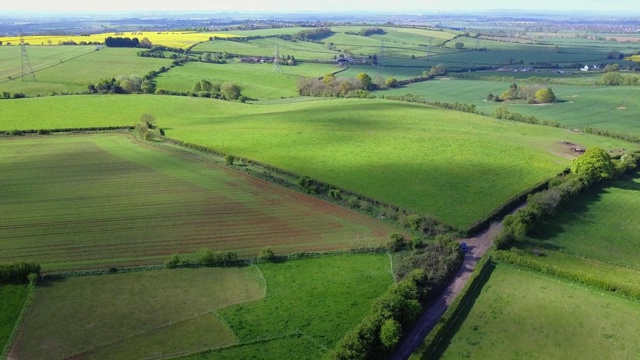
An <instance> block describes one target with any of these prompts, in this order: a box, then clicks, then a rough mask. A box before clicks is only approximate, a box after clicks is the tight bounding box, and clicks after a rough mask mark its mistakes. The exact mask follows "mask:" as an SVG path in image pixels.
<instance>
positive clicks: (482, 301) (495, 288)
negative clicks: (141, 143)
mask: <svg viewBox="0 0 640 360" xmlns="http://www.w3.org/2000/svg"><path fill="white" fill-rule="evenodd" d="M472 304H473V305H472V307H471V308H470V309H469V310H467V311H465V312H463V320H464V322H462V323H461V324H459V325H458V326H456V327H455V329H456V331H455V334H454V335H453V337H452V338H451V339H450V341H449V342H448V347H447V348H446V350H445V351H444V354H443V355H442V356H441V359H495V358H505V359H540V358H544V359H584V358H590V359H593V358H602V359H635V358H638V357H639V356H640V345H639V344H638V342H637V341H636V340H637V339H638V337H639V336H640V328H639V327H638V324H639V323H640V303H638V302H637V301H628V300H626V299H623V298H620V297H617V296H616V295H612V294H609V293H604V292H601V291H597V290H593V289H591V288H587V287H584V286H579V285H575V284H573V283H569V282H565V281H559V280H557V279H555V278H552V277H548V276H544V275H540V274H537V273H531V272H526V271H521V270H518V269H517V268H514V267H511V266H508V265H503V264H498V265H497V267H496V269H495V270H494V271H493V272H492V273H491V277H490V278H489V280H488V282H487V283H486V284H485V285H484V286H483V287H482V288H481V290H479V294H477V297H476V298H475V299H474V301H473V302H472Z"/></svg>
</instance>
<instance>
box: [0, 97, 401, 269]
mask: <svg viewBox="0 0 640 360" xmlns="http://www.w3.org/2000/svg"><path fill="white" fill-rule="evenodd" d="M104 98H105V99H108V98H109V97H104ZM51 99H54V98H51ZM61 99H62V98H61ZM93 110H96V109H93ZM0 159H2V161H0V187H1V188H2V189H3V191H4V197H3V202H2V204H0V213H2V214H3V216H2V218H0V261H1V262H12V261H17V260H33V261H37V262H39V263H41V264H42V265H43V268H44V270H46V271H51V270H59V269H69V268H73V269H82V268H87V267H97V266H103V267H104V266H116V265H126V264H148V263H156V264H157V263H162V262H164V261H165V260H166V259H167V258H168V257H169V255H171V254H173V253H183V254H191V253H196V252H200V251H202V250H203V249H213V250H232V251H236V252H238V253H240V255H250V256H252V255H255V254H256V253H257V252H258V250H259V249H260V248H262V247H264V246H271V247H272V248H273V250H274V251H276V252H280V253H282V252H293V251H300V250H322V249H336V248H350V247H361V246H375V245H380V244H382V243H384V242H386V241H387V239H388V237H389V234H391V233H393V232H396V231H397V230H395V229H394V228H393V227H391V226H389V225H386V224H384V223H381V222H378V221H375V220H374V219H371V218H369V217H366V216H364V215H360V214H357V213H355V212H350V211H347V210H345V209H343V208H340V207H338V206H335V205H331V204H329V203H325V202H323V201H320V200H317V199H314V198H312V197H308V196H305V195H302V194H299V193H297V192H294V191H290V190H286V189H284V188H281V187H278V186H276V185H272V184H270V183H266V182H263V181H260V180H257V179H255V178H253V177H249V176H247V175H244V174H242V173H239V172H236V171H231V170H228V169H227V168H224V167H221V166H220V165H216V164H214V163H212V162H207V161H202V160H198V159H195V158H193V157H192V156H189V153H187V154H182V153H179V152H175V151H172V150H170V149H168V148H158V147H153V146H150V145H147V144H141V143H138V142H136V141H135V140H133V138H131V137H126V136H122V135H115V134H111V135H88V136H51V137H37V138H36V137H34V138H27V139H6V140H2V141H0Z"/></svg>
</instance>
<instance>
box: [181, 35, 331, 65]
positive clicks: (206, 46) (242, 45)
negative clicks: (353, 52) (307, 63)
mask: <svg viewBox="0 0 640 360" xmlns="http://www.w3.org/2000/svg"><path fill="white" fill-rule="evenodd" d="M276 45H278V50H279V52H280V55H281V56H287V55H291V56H293V57H295V58H296V60H333V58H334V57H335V56H337V55H338V54H339V52H338V51H334V50H330V49H329V48H327V47H326V46H325V45H322V44H318V43H313V42H308V41H288V40H282V39H279V38H267V39H256V40H250V41H246V42H239V41H229V40H213V41H207V42H203V43H200V44H198V45H196V46H194V47H193V49H192V50H193V51H197V52H211V53H224V52H227V53H229V54H234V55H241V56H263V57H268V58H273V56H274V53H275V46H276Z"/></svg>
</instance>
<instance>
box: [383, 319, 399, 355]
mask: <svg viewBox="0 0 640 360" xmlns="http://www.w3.org/2000/svg"><path fill="white" fill-rule="evenodd" d="M401 337H402V326H401V325H400V323H399V322H397V321H395V320H393V319H387V320H386V321H385V322H384V323H383V324H382V326H381V327H380V341H381V342H382V345H384V346H385V347H386V348H387V349H393V348H394V347H395V346H396V345H397V344H398V342H399V341H400V338H401Z"/></svg>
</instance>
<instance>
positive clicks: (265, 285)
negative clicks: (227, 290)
mask: <svg viewBox="0 0 640 360" xmlns="http://www.w3.org/2000/svg"><path fill="white" fill-rule="evenodd" d="M251 266H253V267H255V268H256V269H257V270H258V274H260V279H262V282H263V283H264V288H263V290H262V299H265V298H266V297H267V279H266V278H265V277H264V275H263V274H262V270H260V268H259V267H258V265H256V264H253V263H252V264H251Z"/></svg>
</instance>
